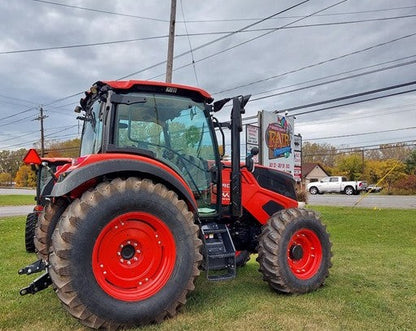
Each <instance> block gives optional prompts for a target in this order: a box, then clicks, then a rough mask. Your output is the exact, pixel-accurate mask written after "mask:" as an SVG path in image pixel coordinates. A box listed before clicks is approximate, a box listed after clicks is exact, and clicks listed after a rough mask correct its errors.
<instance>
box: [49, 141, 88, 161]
mask: <svg viewBox="0 0 416 331" xmlns="http://www.w3.org/2000/svg"><path fill="white" fill-rule="evenodd" d="M80 143H81V141H80V139H79V138H75V139H72V140H66V141H61V142H56V141H55V142H51V141H49V142H47V144H46V154H45V157H78V156H79V147H80Z"/></svg>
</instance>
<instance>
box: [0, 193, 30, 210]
mask: <svg viewBox="0 0 416 331" xmlns="http://www.w3.org/2000/svg"><path fill="white" fill-rule="evenodd" d="M34 204H35V196H34V195H20V194H10V195H2V194H0V207H2V206H24V205H34Z"/></svg>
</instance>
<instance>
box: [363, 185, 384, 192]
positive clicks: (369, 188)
mask: <svg viewBox="0 0 416 331" xmlns="http://www.w3.org/2000/svg"><path fill="white" fill-rule="evenodd" d="M382 189H383V188H382V187H381V186H376V185H375V184H370V185H368V186H367V188H366V189H365V190H366V192H370V193H378V192H380V191H381V190H382Z"/></svg>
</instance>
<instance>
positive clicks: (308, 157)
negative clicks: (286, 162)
mask: <svg viewBox="0 0 416 331" xmlns="http://www.w3.org/2000/svg"><path fill="white" fill-rule="evenodd" d="M336 155H337V150H336V148H335V147H334V146H332V145H330V144H317V143H310V142H304V143H303V145H302V159H303V162H304V163H321V164H322V165H325V166H327V167H334V166H335V158H336Z"/></svg>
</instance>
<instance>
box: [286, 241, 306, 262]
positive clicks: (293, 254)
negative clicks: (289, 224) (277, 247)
mask: <svg viewBox="0 0 416 331" xmlns="http://www.w3.org/2000/svg"><path fill="white" fill-rule="evenodd" d="M289 257H290V258H291V259H292V260H294V261H299V260H300V259H301V258H302V257H303V249H302V246H301V245H293V246H292V247H291V248H290V251H289Z"/></svg>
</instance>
